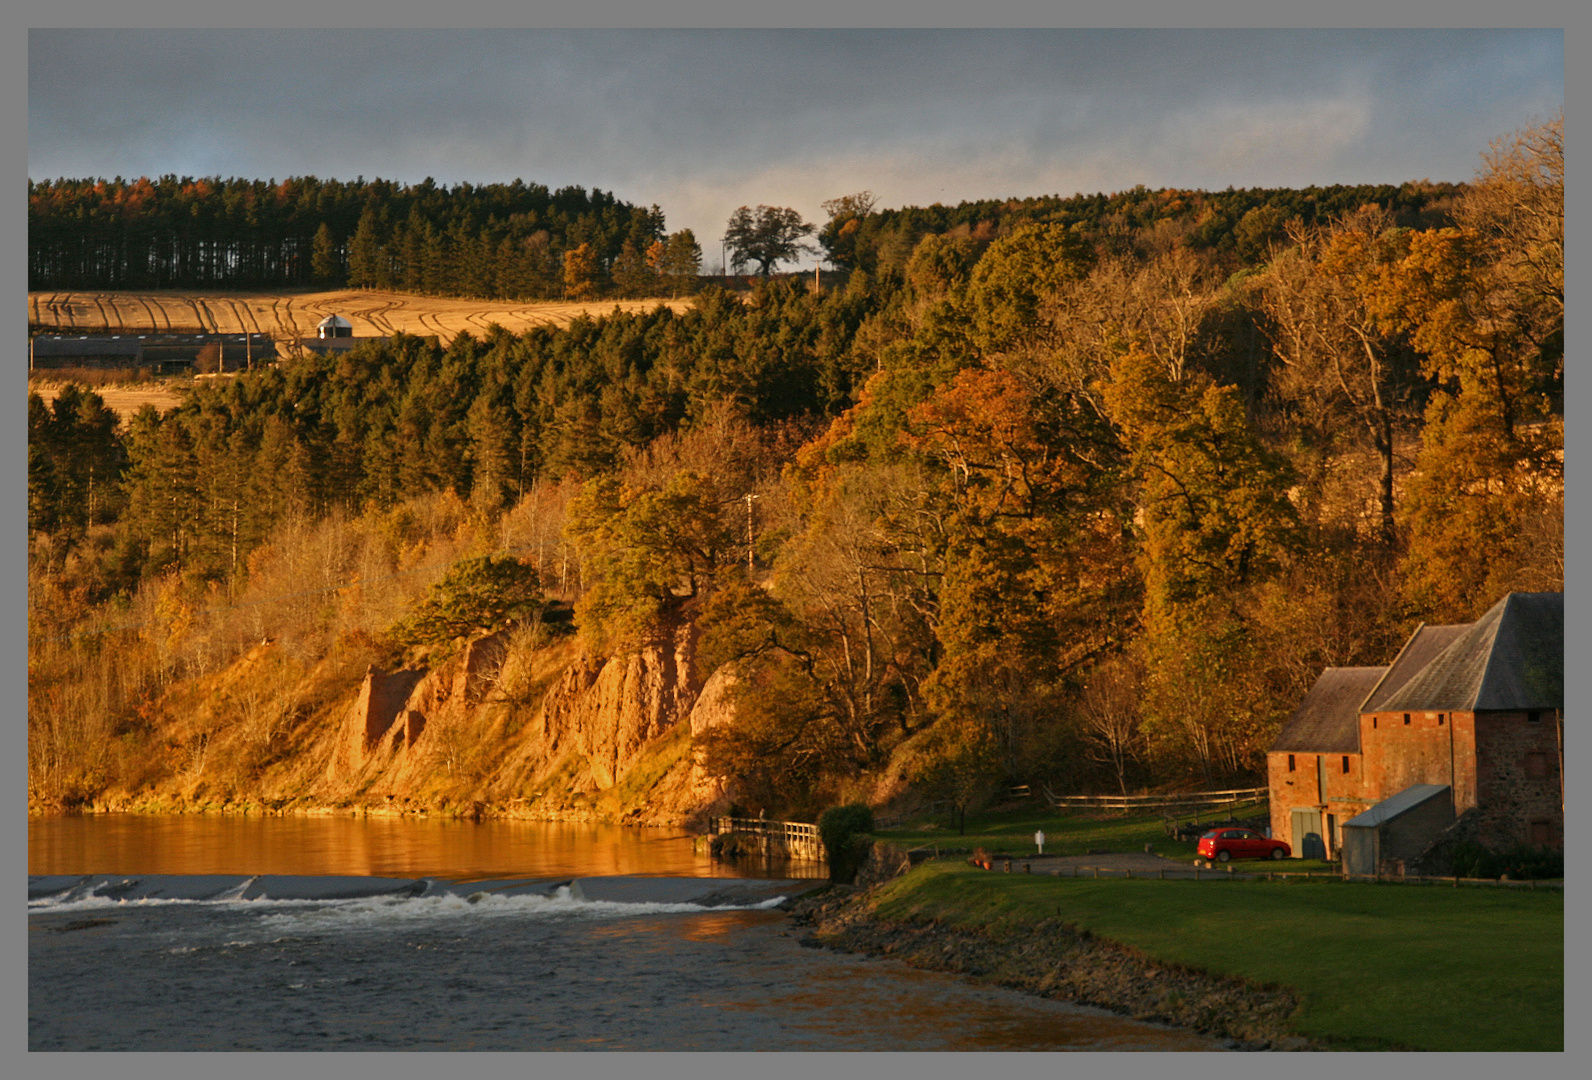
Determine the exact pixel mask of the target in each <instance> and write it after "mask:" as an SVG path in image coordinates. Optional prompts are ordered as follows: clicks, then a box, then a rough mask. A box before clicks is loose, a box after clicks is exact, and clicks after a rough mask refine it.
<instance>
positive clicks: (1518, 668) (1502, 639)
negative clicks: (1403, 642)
mask: <svg viewBox="0 0 1592 1080" xmlns="http://www.w3.org/2000/svg"><path fill="white" fill-rule="evenodd" d="M1563 707H1564V594H1563V593H1510V594H1509V595H1507V596H1505V597H1504V598H1503V599H1502V600H1500V601H1498V603H1496V604H1494V605H1493V606H1492V607H1491V608H1489V609H1488V611H1487V614H1485V615H1483V616H1482V617H1481V618H1479V619H1477V620H1476V621H1475V622H1474V623H1472V624H1471V625H1470V626H1469V627H1468V628H1467V629H1466V630H1465V632H1464V633H1462V634H1460V635H1459V636H1458V637H1457V638H1455V639H1454V641H1453V642H1451V643H1450V644H1449V645H1448V647H1447V648H1445V649H1444V650H1443V651H1442V652H1441V653H1439V654H1438V655H1437V656H1436V657H1435V658H1434V659H1433V660H1432V661H1431V662H1430V663H1428V664H1427V665H1426V666H1425V667H1424V668H1422V669H1421V670H1420V671H1419V672H1418V673H1417V674H1416V675H1415V676H1414V677H1412V678H1411V679H1410V680H1409V681H1408V682H1406V683H1405V684H1404V685H1403V686H1401V687H1400V688H1399V689H1398V690H1396V691H1394V692H1393V693H1391V694H1389V695H1387V696H1386V697H1385V699H1383V700H1382V701H1380V702H1379V703H1378V710H1379V711H1385V712H1397V711H1401V710H1408V711H1410V712H1415V711H1418V710H1431V709H1458V710H1463V711H1471V710H1489V709H1491V710H1515V709H1560V708H1563Z"/></svg>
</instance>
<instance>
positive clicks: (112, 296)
mask: <svg viewBox="0 0 1592 1080" xmlns="http://www.w3.org/2000/svg"><path fill="white" fill-rule="evenodd" d="M689 304H690V301H689V300H601V301H591V302H573V301H560V300H547V301H527V302H523V303H520V302H513V301H507V300H461V299H456V298H451V297H442V296H413V295H410V294H408V293H395V292H372V291H366V290H362V289H339V290H336V291H333V292H318V293H287V292H283V293H246V292H198V291H174V292H64V291H62V292H34V293H29V294H28V318H29V320H30V321H31V322H33V323H35V324H37V325H43V326H46V327H54V328H56V329H58V330H60V331H63V332H67V331H77V332H79V333H96V332H101V331H103V332H108V333H128V334H144V333H153V332H158V331H166V330H174V329H175V330H199V329H203V330H206V331H210V332H213V333H226V334H236V333H245V332H248V333H267V334H275V335H276V336H277V337H278V338H279V339H282V338H292V337H310V336H313V335H314V333H315V326H316V324H317V323H319V322H320V321H321V320H322V319H324V318H326V316H328V315H332V314H337V315H341V316H343V317H344V318H346V319H347V320H348V321H349V322H351V323H353V324H354V336H355V337H380V336H384V335H388V334H394V333H398V332H399V331H402V332H403V333H406V334H417V335H421V336H428V335H435V336H437V337H438V338H440V339H441V340H442V341H443V342H444V343H447V342H449V341H452V340H453V338H454V336H455V335H457V334H458V333H460V332H461V331H465V330H468V331H469V332H470V333H472V334H474V335H475V336H477V337H480V336H482V335H484V334H485V332H486V328H487V327H488V326H489V325H491V324H492V323H496V324H498V325H499V326H501V327H503V328H504V329H505V330H508V331H510V332H512V333H520V332H521V331H524V330H527V329H529V328H530V327H533V326H546V325H553V326H565V325H568V324H569V322H570V321H571V320H573V319H574V318H575V317H576V316H577V315H581V314H591V315H604V314H607V313H609V312H611V311H613V309H614V308H616V307H617V308H620V309H622V310H624V311H651V310H652V309H653V308H655V307H658V306H659V305H663V306H665V307H669V308H672V309H674V310H675V311H682V310H684V309H685V308H686V306H687V305H689Z"/></svg>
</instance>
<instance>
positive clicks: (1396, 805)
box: [1343, 784, 1448, 829]
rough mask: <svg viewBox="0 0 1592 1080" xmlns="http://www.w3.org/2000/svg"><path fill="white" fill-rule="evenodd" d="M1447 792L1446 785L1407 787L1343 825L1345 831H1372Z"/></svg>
mask: <svg viewBox="0 0 1592 1080" xmlns="http://www.w3.org/2000/svg"><path fill="white" fill-rule="evenodd" d="M1447 790H1448V785H1447V784H1416V785H1414V786H1413V787H1407V788H1405V789H1404V790H1403V791H1401V792H1399V793H1398V794H1397V795H1395V796H1393V797H1392V798H1390V799H1383V800H1382V801H1381V802H1379V803H1377V804H1376V805H1375V806H1373V807H1371V809H1369V810H1367V811H1365V812H1364V813H1363V814H1356V815H1355V816H1354V817H1352V818H1350V819H1349V820H1348V821H1345V822H1344V823H1343V827H1344V828H1345V829H1353V828H1364V829H1374V828H1376V827H1377V826H1378V825H1382V824H1385V823H1386V822H1389V821H1392V820H1393V819H1394V818H1396V817H1398V816H1399V815H1400V814H1403V813H1407V812H1409V811H1411V810H1413V809H1415V808H1416V807H1417V806H1419V805H1421V803H1423V802H1425V801H1426V800H1428V799H1432V798H1435V797H1437V796H1438V795H1441V794H1443V793H1444V792H1445V791H1447Z"/></svg>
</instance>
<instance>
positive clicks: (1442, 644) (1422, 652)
mask: <svg viewBox="0 0 1592 1080" xmlns="http://www.w3.org/2000/svg"><path fill="white" fill-rule="evenodd" d="M1470 625H1471V624H1470V623H1451V624H1448V625H1445V626H1427V625H1426V624H1425V623H1422V624H1421V625H1420V626H1417V627H1416V628H1415V633H1413V634H1411V635H1410V639H1409V640H1408V641H1406V642H1405V643H1404V647H1403V648H1402V649H1400V650H1399V654H1398V655H1397V656H1395V657H1394V658H1393V663H1391V664H1389V665H1388V668H1387V674H1386V675H1384V676H1382V681H1381V682H1379V683H1377V684H1376V688H1375V689H1374V690H1372V691H1371V693H1370V694H1369V695H1368V696H1367V697H1366V699H1365V701H1364V703H1363V704H1361V706H1360V711H1361V712H1368V713H1370V712H1388V711H1389V710H1388V709H1387V708H1386V707H1384V706H1383V705H1382V702H1384V701H1386V700H1388V698H1390V697H1392V696H1393V695H1394V694H1396V693H1398V691H1399V690H1400V689H1402V688H1403V686H1404V684H1405V683H1407V682H1409V681H1410V680H1411V679H1412V678H1414V677H1415V676H1416V675H1417V674H1419V672H1420V670H1421V669H1422V668H1424V667H1425V666H1426V665H1427V664H1430V663H1431V662H1432V661H1433V660H1435V659H1437V657H1438V655H1439V654H1441V653H1442V651H1443V650H1444V649H1446V648H1448V647H1449V646H1450V645H1452V644H1453V643H1454V641H1455V640H1456V639H1457V638H1458V637H1459V636H1460V635H1461V634H1463V633H1464V632H1465V631H1466V630H1469V629H1470Z"/></svg>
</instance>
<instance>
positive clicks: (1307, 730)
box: [1271, 667, 1387, 754]
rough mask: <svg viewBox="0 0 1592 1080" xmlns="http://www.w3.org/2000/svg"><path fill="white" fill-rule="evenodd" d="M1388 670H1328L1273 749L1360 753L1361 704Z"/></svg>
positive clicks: (1283, 727)
mask: <svg viewBox="0 0 1592 1080" xmlns="http://www.w3.org/2000/svg"><path fill="white" fill-rule="evenodd" d="M1386 671H1387V668H1381V667H1345V668H1335V667H1329V668H1327V669H1326V670H1325V671H1323V672H1322V673H1321V676H1320V678H1318V679H1316V684H1315V685H1314V686H1312V687H1311V688H1310V692H1309V693H1308V694H1306V695H1305V699H1304V700H1303V701H1301V702H1300V703H1299V707H1298V708H1297V709H1295V710H1294V714H1293V715H1292V716H1290V717H1289V718H1288V722H1287V723H1285V724H1284V725H1283V726H1282V731H1280V732H1279V733H1278V734H1277V741H1276V742H1274V743H1273V744H1272V747H1271V748H1272V749H1273V750H1303V751H1306V752H1320V753H1331V754H1354V753H1358V752H1359V750H1360V702H1362V701H1364V700H1365V696H1366V694H1368V693H1370V692H1371V688H1372V687H1374V686H1375V685H1376V684H1377V681H1378V680H1379V679H1381V678H1382V676H1383V674H1384V673H1385V672H1386Z"/></svg>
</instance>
